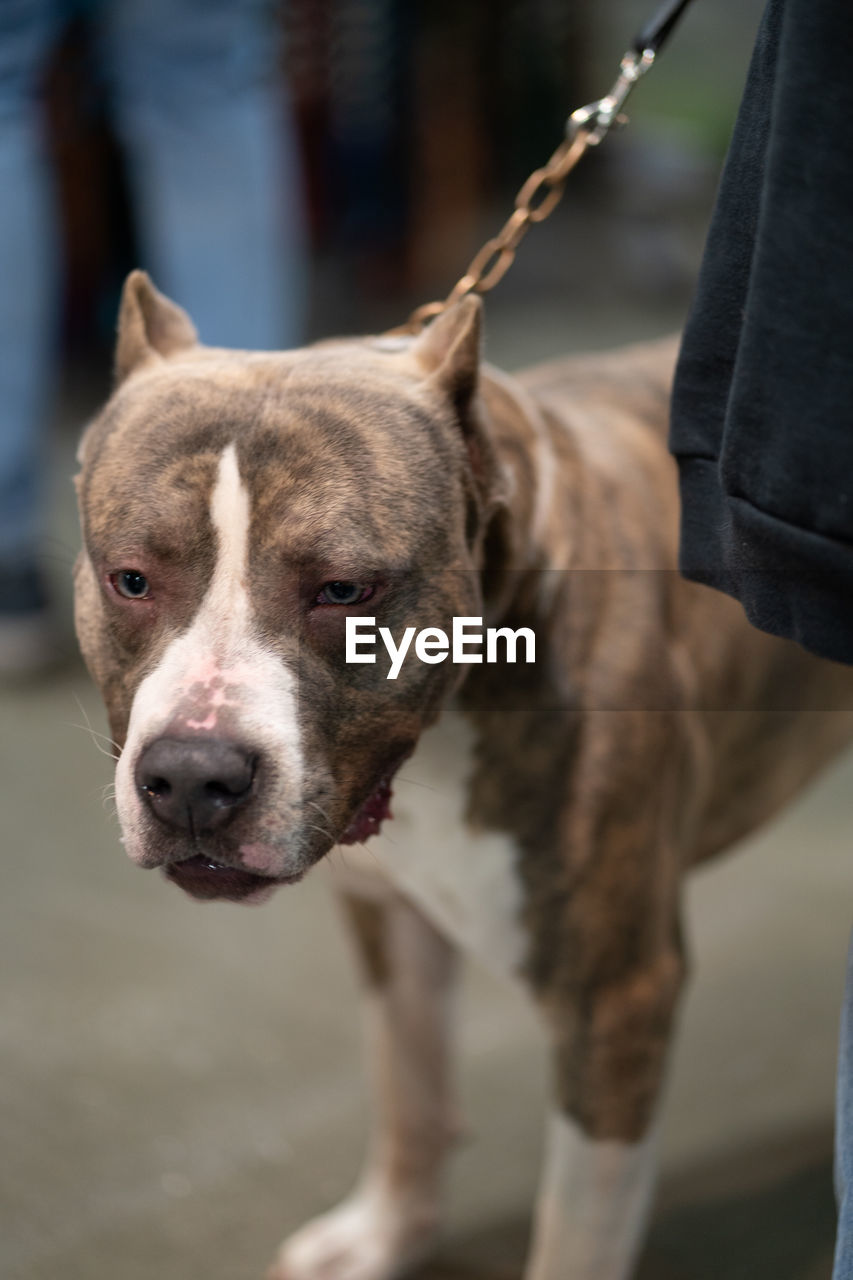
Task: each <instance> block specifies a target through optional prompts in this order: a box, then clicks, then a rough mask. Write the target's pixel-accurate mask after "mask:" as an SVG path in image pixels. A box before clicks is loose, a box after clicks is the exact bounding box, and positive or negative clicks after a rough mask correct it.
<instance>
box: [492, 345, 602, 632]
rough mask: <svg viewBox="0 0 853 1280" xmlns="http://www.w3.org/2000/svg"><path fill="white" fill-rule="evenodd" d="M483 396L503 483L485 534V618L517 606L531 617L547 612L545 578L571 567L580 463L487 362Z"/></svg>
mask: <svg viewBox="0 0 853 1280" xmlns="http://www.w3.org/2000/svg"><path fill="white" fill-rule="evenodd" d="M480 398H481V405H482V410H483V413H484V415H485V421H486V429H487V432H488V435H489V439H490V442H491V444H492V447H493V448H494V451H495V455H496V458H497V462H498V468H499V473H500V478H501V487H502V494H501V499H500V503H499V505H498V507H497V510H496V511H495V512H494V514H493V516H492V518H491V521H490V523H489V526H488V528H487V530H486V533H485V537H484V540H483V551H482V573H483V588H484V597H485V602H486V611H487V614H488V617H489V621H490V622H492V621H495V622H500V621H503V620H505V619H506V618H507V616H508V615H516V614H519V613H522V614H524V615H525V616H530V617H531V618H534V617H535V615H536V614H537V613H540V612H541V611H542V610H543V609H544V610H546V611H547V601H548V597H549V595H550V592H549V591H548V589H547V587H548V585H549V584H548V583H547V581H545V580H546V579H550V580H551V583H550V585H551V586H553V585H554V583H555V581H556V578H557V576H558V575H560V574H562V573H563V572H564V571H566V570H567V569H569V568H571V566H572V538H571V534H570V530H571V526H572V524H573V523H574V522H575V520H576V513H575V512H574V511H573V510H572V505H573V503H574V502H575V500H576V495H577V494H578V492H579V486H578V485H575V484H573V483H572V475H573V473H575V472H576V471H577V469H578V468H579V465H580V463H579V459H578V456H577V453H576V451H575V449H574V448H573V444H572V438H571V435H570V434H569V433H568V432H566V431H561V432H560V433H559V434H557V433H555V427H554V423H553V421H552V420H551V419H550V417H549V415H548V414H547V412H545V411H543V409H542V408H541V406H540V405H539V404H537V402H536V401H535V400H534V398H533V397H532V396H531V395H530V394H529V393H528V392H527V391H526V390H525V388H524V387H523V386H522V385H521V384H520V383H519V382H517V381H516V380H515V379H514V378H511V377H509V376H507V375H506V374H504V373H502V372H501V371H499V370H497V369H494V368H493V367H491V366H489V365H486V366H484V368H483V373H482V378H481V383H480ZM567 472H568V474H567ZM543 587H544V588H545V589H544V590H543Z"/></svg>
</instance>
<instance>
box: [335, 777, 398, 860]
mask: <svg viewBox="0 0 853 1280" xmlns="http://www.w3.org/2000/svg"><path fill="white" fill-rule="evenodd" d="M394 772H395V770H394V769H391V770H389V771H388V773H386V774H384V775H383V777H382V778H381V779H380V781H379V784H378V786H377V787H376V788H375V789H374V790H373V791H371V793H370V795H369V796H368V797H367V799H366V800H365V802H364V804H363V805H362V806H361V808H360V809H358V811H357V812H356V814H355V817H354V818H353V819H352V821H351V822H350V824H349V826H348V827H347V829H346V831H344V833H343V835H342V836H341V837H340V839H339V840H338V844H363V843H364V841H365V840H368V839H369V838H370V836H375V835H377V834H378V832H379V830H380V828H381V826H382V823H383V822H384V821H385V819H386V818H390V817H392V814H391V780H392V778H393V776H394Z"/></svg>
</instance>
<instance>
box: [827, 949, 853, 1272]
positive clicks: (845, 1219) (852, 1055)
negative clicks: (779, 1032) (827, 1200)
mask: <svg viewBox="0 0 853 1280" xmlns="http://www.w3.org/2000/svg"><path fill="white" fill-rule="evenodd" d="M835 1194H836V1197H837V1200H838V1235H837V1237H836V1241H835V1266H834V1268H833V1272H832V1280H853V937H851V939H850V950H849V952H848V955H847V983H846V988H845V992H844V1008H843V1011H842V1014H841V1041H840V1044H839V1049H838V1087H837V1093H836V1105H835Z"/></svg>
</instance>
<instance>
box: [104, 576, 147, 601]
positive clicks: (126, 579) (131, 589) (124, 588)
mask: <svg viewBox="0 0 853 1280" xmlns="http://www.w3.org/2000/svg"><path fill="white" fill-rule="evenodd" d="M110 581H111V582H112V584H113V586H114V587H115V589H116V591H117V592H118V593H119V595H120V596H124V598H125V600H145V599H146V597H147V596H148V594H149V591H150V588H149V586H148V579H147V578H146V577H145V574H144V573H140V572H139V571H138V569H121V570H120V571H119V572H118V573H113V574H110Z"/></svg>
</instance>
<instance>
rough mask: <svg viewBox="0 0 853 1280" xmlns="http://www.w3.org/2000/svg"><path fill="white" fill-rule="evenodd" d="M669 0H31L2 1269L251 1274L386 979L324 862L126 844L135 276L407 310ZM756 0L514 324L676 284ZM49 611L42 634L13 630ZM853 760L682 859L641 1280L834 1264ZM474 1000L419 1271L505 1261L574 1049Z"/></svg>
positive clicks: (23, 179) (15, 69) (569, 218)
mask: <svg viewBox="0 0 853 1280" xmlns="http://www.w3.org/2000/svg"><path fill="white" fill-rule="evenodd" d="M652 7H653V6H652V5H651V4H650V3H649V0H596V3H592V0H489V3H485V2H478V0H455V2H454V3H446V2H445V0H431V2H430V3H427V2H426V0H408V2H407V0H289V3H287V4H281V5H277V6H276V5H273V6H269V5H265V4H261V3H254V2H253V0H246V2H245V3H242V2H241V0H215V2H214V0H208V3H202V2H201V0H171V2H170V3H169V4H168V5H167V4H165V0H148V3H143V0H136V2H135V3H134V2H133V0H109V2H108V3H98V2H97V0H81V2H78V3H76V4H68V5H65V4H62V3H56V2H51V0H45V3H42V2H41V0H8V2H7V4H6V5H5V6H3V7H2V8H0V281H2V297H3V299H4V301H3V302H2V303H0V392H2V398H3V411H2V416H0V442H2V441H3V440H4V439H5V440H6V445H5V446H2V445H0V464H2V460H3V453H2V449H3V448H4V447H5V448H6V464H7V465H6V480H7V489H6V495H5V499H4V501H5V508H4V510H5V511H6V514H7V521H6V525H7V527H6V542H5V556H6V569H5V571H4V569H3V556H4V544H3V541H2V538H0V659H4V654H5V659H4V662H5V675H4V676H3V680H2V685H0V765H2V768H0V779H2V781H0V794H2V812H3V835H2V843H3V850H4V858H3V870H2V882H0V1153H2V1154H0V1275H2V1276H3V1277H9V1280H12V1278H14V1280H48V1278H50V1280H54V1278H55V1277H56V1276H57V1275H60V1274H61V1275H62V1277H63V1280H101V1277H103V1278H104V1280H106V1277H110V1280H115V1277H116V1276H119V1277H121V1280H143V1277H153V1276H157V1277H158V1280H178V1278H179V1277H180V1278H181V1280H185V1277H186V1276H187V1275H202V1274H203V1275H204V1276H205V1277H210V1280H218V1278H219V1277H222V1278H223V1280H225V1278H228V1280H234V1278H235V1277H238V1278H242V1277H247V1278H249V1277H252V1276H257V1275H259V1274H260V1273H261V1272H262V1270H263V1266H264V1265H265V1263H266V1262H267V1260H268V1259H269V1257H270V1256H271V1254H272V1253H273V1251H274V1248H275V1246H276V1244H277V1242H278V1240H279V1239H280V1238H281V1237H282V1236H283V1235H284V1234H285V1233H286V1232H287V1231H289V1230H291V1229H293V1228H294V1227H295V1226H297V1225H298V1224H299V1223H300V1222H301V1221H303V1220H304V1219H305V1218H306V1217H308V1216H310V1215H311V1214H313V1213H315V1212H317V1211H318V1210H320V1209H322V1208H324V1207H326V1206H327V1205H328V1204H330V1203H331V1202H332V1201H334V1200H335V1199H336V1198H337V1197H338V1196H340V1195H341V1194H342V1193H343V1192H344V1191H345V1190H346V1189H347V1188H348V1186H349V1184H350V1181H351V1179H352V1177H353V1175H354V1173H355V1171H356V1169H357V1166H358V1159H359V1153H360V1147H361V1142H362V1139H363V1136H364V1112H365V1094H364V1087H363V1083H362V1074H361V1067H360V1057H359V1053H360V1036H359V1027H358V1020H357V1006H356V1001H355V999H354V995H355V990H356V982H355V977H354V974H353V972H352V966H351V962H350V956H349V953H348V951H347V949H346V946H345V943H344V941H343V939H342V938H341V937H340V935H339V931H338V930H337V927H336V924H337V922H336V920H335V918H334V915H335V912H334V907H333V905H332V904H331V902H330V901H329V897H328V895H327V892H326V888H327V886H326V884H325V883H324V881H325V875H324V869H323V868H322V867H320V868H318V870H317V871H316V872H315V874H314V875H313V876H312V877H311V878H309V881H308V883H307V884H306V885H304V886H301V887H300V888H299V889H298V890H297V891H294V892H293V893H288V894H282V895H280V897H279V899H278V900H276V901H274V902H273V903H272V904H271V905H269V906H268V907H266V908H264V909H263V910H262V911H258V912H249V911H248V910H244V911H241V910H239V909H237V908H233V907H228V906H219V905H216V904H205V905H203V906H199V905H198V904H196V903H193V902H191V901H190V900H189V899H185V898H183V897H182V896H180V895H179V894H177V892H176V891H175V890H174V888H172V887H171V886H169V885H167V884H166V882H165V881H163V880H162V879H161V878H160V877H158V876H154V875H150V874H147V875H146V874H143V873H141V872H139V871H138V870H136V869H135V868H133V867H131V866H130V864H129V863H127V862H126V860H125V859H124V857H123V854H122V851H121V848H120V845H119V842H118V829H117V824H116V820H115V817H114V814H113V811H112V806H111V803H110V792H109V784H110V779H111V770H112V762H111V761H110V759H108V758H104V754H103V753H99V743H100V744H101V745H102V746H103V740H102V739H99V738H97V737H93V736H92V735H90V733H89V731H88V728H87V726H91V727H93V728H94V730H95V733H96V734H97V733H103V732H105V725H104V721H103V718H102V715H101V711H100V707H99V703H98V699H97V697H96V696H95V694H94V692H93V690H92V689H91V687H90V685H89V682H88V678H87V676H86V674H85V672H84V671H83V669H82V667H81V665H80V664H79V661H78V660H77V659H76V657H75V656H74V650H73V641H72V639H71V634H70V568H71V564H72V561H73V557H74V555H75V553H76V548H77V545H78V535H77V531H76V515H75V512H74V502H73V493H72V486H71V476H72V474H73V472H74V460H73V459H74V450H75V448H76V441H77V439H78V437H79V434H80V431H81V428H82V426H83V425H84V424H85V421H86V420H87V418H88V417H89V416H90V415H91V414H92V413H93V412H94V411H95V409H96V408H97V406H98V405H99V404H100V403H102V401H103V399H104V398H105V396H106V395H107V393H108V390H109V385H110V361H111V345H112V338H113V330H114V321H115V314H116V308H117V303H118V296H119V291H120V287H121V281H122V279H123V277H124V274H125V273H126V271H127V270H128V269H130V268H131V267H133V266H136V265H140V264H141V265H145V266H147V267H149V269H151V270H152V273H153V274H154V277H155V280H156V281H157V283H158V284H160V285H161V287H162V288H163V289H164V290H166V291H167V292H169V293H171V295H172V296H174V297H176V299H177V300H178V301H180V302H182V303H184V305H187V306H188V307H189V308H190V309H191V310H192V312H193V314H194V316H195V319H196V321H197V323H198V325H199V328H200V332H201V336H202V338H207V339H208V340H210V341H215V342H226V343H229V344H231V345H247V346H253V345H257V346H275V345H284V344H287V345H292V344H296V343H299V342H302V341H308V340H311V339H313V338H317V337H322V336H327V335H330V334H332V333H341V332H363V331H376V330H381V329H384V328H386V327H389V326H393V325H395V324H398V323H400V322H401V321H402V320H403V319H404V318H405V316H406V315H407V314H408V311H409V310H410V308H411V307H412V306H414V305H416V304H418V303H420V302H423V301H427V300H429V299H432V298H436V297H442V296H444V294H445V293H446V292H447V291H448V289H449V288H450V286H451V285H452V284H453V282H454V281H455V279H456V278H457V277H458V276H459V275H460V274H461V273H462V271H463V270H464V268H465V266H466V265H467V263H468V261H469V259H470V257H471V256H472V255H473V253H474V252H475V250H476V249H477V248H478V247H479V245H480V243H481V242H482V241H483V240H484V239H485V238H486V237H487V236H489V235H491V234H493V233H494V231H495V230H496V229H497V228H498V227H499V226H500V225H501V224H502V222H503V221H504V219H505V217H506V216H507V215H508V213H509V211H510V208H511V202H512V197H513V195H514V193H515V191H516V190H517V188H518V187H519V186H520V185H521V183H522V181H523V180H524V178H525V177H526V176H527V174H528V172H529V171H530V170H531V169H532V168H534V167H536V166H537V165H539V164H541V163H543V162H544V160H545V159H547V157H548V156H549V155H550V153H551V151H552V150H553V148H554V146H555V145H556V143H557V142H558V140H559V138H560V136H561V131H562V128H563V122H564V120H565V117H566V116H567V114H568V113H569V111H570V110H571V109H572V108H574V107H576V106H578V105H580V104H582V103H583V102H586V101H588V100H590V99H592V98H595V97H598V96H600V95H601V94H602V93H603V92H605V91H606V89H607V88H608V87H609V86H610V84H611V82H612V80H613V78H614V76H615V73H616V69H617V66H618V61H619V58H620V56H621V54H622V52H623V50H624V48H625V47H627V45H628V43H629V41H630V38H631V36H632V35H633V33H634V31H635V30H636V29H637V28H638V27H639V26H640V25H641V24H642V23H643V22H644V21H645V19H646V18H647V17H648V16H649V11H650V9H651V8H652ZM759 12H760V2H759V0H716V2H715V3H714V4H708V3H705V4H702V3H701V2H700V0H697V3H696V5H695V6H694V8H693V9H692V10H691V11H689V12H688V14H687V16H686V17H685V19H684V21H683V23H682V26H681V28H680V29H679V31H678V32H677V34H676V35H675V37H674V38H673V41H672V43H671V45H670V46H669V47H668V48H667V50H666V51H665V53H664V54H663V55H662V58H661V61H660V63H659V65H658V66H657V67H656V68H655V69H654V70H653V72H652V73H651V75H650V76H649V77H647V79H646V80H645V81H644V82H643V83H642V84H641V85H640V87H639V88H638V89H637V90H636V93H635V95H634V97H633V99H632V102H631V106H630V115H631V118H632V123H631V125H630V127H629V128H628V129H627V130H625V131H624V132H623V133H622V134H620V135H616V136H613V137H612V138H611V139H610V140H609V141H608V142H607V144H606V145H605V147H604V148H602V149H601V151H600V152H599V153H593V154H592V155H590V156H589V157H588V158H587V159H586V160H585V161H584V163H583V165H582V166H581V168H580V169H579V170H578V171H576V174H575V175H574V176H573V177H572V178H571V179H570V182H569V186H568V188H567V193H566V196H565V198H564V201H563V204H562V205H561V206H560V208H559V209H558V210H557V212H556V213H555V214H554V215H553V216H552V217H551V219H550V220H549V221H548V222H546V223H544V224H542V225H541V226H538V227H535V228H534V229H533V230H532V231H531V233H530V235H529V236H528V238H527V239H526V240H525V242H524V244H523V245H522V247H521V249H520V251H519V254H518V258H517V261H516V264H515V266H514V267H513V269H512V270H511V272H510V273H509V275H508V276H507V277H506V278H505V280H504V281H503V283H502V284H501V285H500V286H499V287H498V289H497V291H496V292H495V293H494V294H492V295H490V296H489V299H488V303H487V309H486V334H487V336H486V342H487V355H488V357H489V358H490V359H491V360H492V361H494V362H495V363H497V364H500V365H503V366H504V367H506V368H509V369H512V368H515V367H519V366H521V365H523V364H525V363H529V362H532V361H535V360H539V359H545V358H548V357H551V356H554V355H559V354H562V353H565V352H569V351H582V350H587V349H592V348H595V347H603V346H612V345H615V344H617V343H619V342H622V341H626V340H633V339H636V338H642V337H645V336H655V335H658V334H662V333H664V332H667V331H668V330H671V329H676V328H678V327H679V326H680V325H681V324H682V323H683V320H684V317H685V315H686V311H687V308H688V306H689V299H690V294H691V290H692V287H693V283H694V281H695V276H696V271H697V267H698V262H699V257H700V254H701V248H702V243H703V238H704V234H705V230H706V227H707V221H708V217H709V213H710V209H711V205H712V201H713V195H714V189H715V185H716V181H717V176H718V173H719V168H720V165H721V163H722V159H723V156H724V153H725V147H726V144H727V139H728V136H729V132H730V129H731V125H732V122H733V119H734V114H735V111H736V107H737V103H738V100H739V96H740V92H741V88H742V84H743V78H744V75H745V70H746V65H747V61H748V57H749V52H750V49H751V45H752V40H753V37H754V33H755V28H756V26H757V22H758V18H759ZM199 139H202V140H203V141H201V142H200V141H199ZM246 139H248V140H249V141H246ZM229 147H230V148H231V150H230V152H229V151H228V148H229ZM229 156H230V157H231V158H230V159H229V158H228V157H229ZM244 164H245V166H246V167H245V171H244V169H243V168H242V167H241V166H243V165H244ZM4 210H5V212H4ZM4 217H5V218H6V226H7V230H8V234H6V235H5V236H4V235H3V221H2V220H3V218H4ZM16 218H17V222H15V219H16ZM15 227H17V231H16V233H15V234H13V231H14V229H15ZM16 235H17V239H16V238H15V237H16ZM4 255H5V256H4ZM241 290H242V292H241ZM3 307H5V319H4V317H3V314H2V312H3ZM4 377H5V378H6V379H7V384H8V385H4V383H3V379H4ZM16 440H17V444H15V441H16ZM13 448H14V449H17V453H15V454H14V456H13ZM10 459H11V461H10ZM16 459H17V461H16ZM15 466H17V467H18V471H17V472H16V471H15ZM0 473H2V465H0ZM10 477H11V478H10ZM16 477H17V478H16ZM0 484H2V474H0ZM22 512H23V513H24V514H21V513H22ZM2 519H3V511H2V510H0V530H2ZM25 528H26V530H27V535H26V545H25V542H24V535H23V532H22V531H23V530H25ZM16 537H17V538H18V545H19V547H24V550H23V551H20V550H17V549H15V546H14V543H15V538H16ZM22 557H23V558H25V559H27V562H28V564H29V565H30V568H29V569H28V571H27V572H28V577H27V579H26V581H24V579H23V577H22V575H21V574H20V573H18V575H17V577H15V572H13V568H14V566H18V565H20V563H21V562H22ZM10 566H12V567H10ZM3 572H5V574H6V578H5V583H6V587H5V589H6V592H7V596H6V612H5V614H4V612H3V603H2V594H3V579H2V575H3ZM25 614H27V615H28V616H27V617H24V615H25ZM19 615H20V616H19ZM22 619H23V624H24V625H23V629H21V626H19V624H20V623H21V621H22ZM16 626H17V627H18V632H16V633H15V634H17V636H18V640H20V637H21V636H24V637H25V643H24V644H23V646H22V645H21V644H20V643H18V644H17V646H16V645H15V644H11V645H10V646H8V647H7V648H6V649H5V650H4V648H3V642H2V634H3V628H4V627H5V628H6V631H7V634H12V633H14V632H15V628H16ZM27 626H29V627H30V628H31V629H30V630H29V631H28V630H27ZM27 637H29V639H26V638H27ZM13 639H14V636H13ZM851 784H853V767H851V764H850V762H847V763H844V762H842V763H841V764H840V765H839V766H838V767H837V768H836V769H835V770H834V771H831V772H830V773H829V774H828V775H826V776H825V777H824V779H823V780H822V781H821V783H820V784H819V785H818V786H817V787H816V788H814V789H813V790H812V791H811V792H810V793H809V795H808V796H807V797H806V798H805V800H804V801H802V802H801V803H800V804H799V805H798V806H797V807H796V808H795V809H794V810H793V811H792V812H791V813H790V814H789V815H787V816H786V817H785V818H784V819H783V820H782V821H781V822H778V823H776V824H775V825H774V826H773V827H772V828H771V829H769V830H768V831H767V832H766V833H762V834H761V835H760V837H759V838H758V839H756V840H753V841H752V842H751V848H750V850H749V851H748V855H747V856H743V857H738V858H736V859H733V860H728V861H725V862H722V863H720V864H719V865H718V866H715V867H712V868H710V869H709V870H707V871H703V872H702V874H701V875H700V876H697V877H696V878H695V880H694V882H693V883H692V885H691V889H690V897H689V918H690V924H691V928H692V935H693V942H694V955H695V962H696V963H695V976H694V980H693V982H692V985H691V990H690V993H689V997H688V1000H687V1003H686V1007H685V1012H684V1017H683V1020H682V1021H683V1026H682V1034H681V1037H680V1042H679V1047H678V1051H677V1053H676V1056H675V1062H674V1066H673V1071H672V1081H671V1088H670V1099H669V1109H668V1112H667V1123H666V1129H665V1141H664V1152H663V1179H662V1186H661V1193H660V1196H659V1200H658V1205H657V1209H656V1212H655V1218H654V1223H653V1229H652V1234H651V1238H650V1242H649V1245H648V1248H647V1251H646V1254H645V1256H644V1260H643V1263H642V1266H641V1271H640V1276H641V1280H688V1278H693V1280H711V1278H712V1277H713V1278H714V1280H716V1278H717V1277H718V1276H720V1275H721V1274H725V1275H726V1276H727V1277H729V1278H730V1280H739V1278H741V1277H743V1280H747V1278H748V1280H761V1278H762V1277H768V1278H769V1277H771V1276H772V1277H773V1280H817V1278H818V1277H826V1276H828V1275H829V1271H830V1266H831V1252H832V1239H833V1230H834V1208H833V1202H832V1192H831V1127H832V1093H833V1078H834V1056H835V1043H836V1033H837V1032H836V1024H837V1011H838V1007H839V1002H840V995H841V986H842V979H843V959H844V953H845V948H846V941H847V934H848V930H849V924H850V917H849V905H848V904H849V891H850V872H849V855H848V843H849V837H848V834H847V831H848V823H847V820H846V815H847V808H846V802H847V799H848V796H849V792H850V787H851ZM459 1023H460V1042H461V1066H460V1087H461V1090H462V1094H463V1098H464V1100H465V1103H466V1108H467V1111H468V1114H469V1118H470V1121H471V1131H472V1137H471V1140H470V1141H469V1142H467V1143H466V1144H465V1145H464V1147H463V1148H462V1150H461V1151H460V1153H459V1154H458V1156H457V1157H456V1158H455V1161H454V1165H453V1172H452V1176H451V1185H450V1192H451V1194H450V1203H451V1212H450V1217H449V1224H448V1231H447V1237H446V1241H445V1244H444V1246H443V1248H442V1250H441V1253H440V1255H439V1257H438V1259H437V1260H436V1262H435V1263H434V1264H431V1265H430V1266H428V1267H427V1268H425V1270H424V1272H423V1275H424V1277H425V1280H475V1278H476V1280H510V1278H517V1277H518V1276H519V1275H520V1267H521V1261H522V1259H523V1256H524V1249H525V1240H526V1234H527V1230H528V1214H529V1209H530V1205H531V1202H532V1196H533V1190H534V1186H535V1181H536V1174H537V1169H538V1161H539V1148H540V1121H541V1114H542V1109H543V1106H544V1103H545V1097H546V1089H545V1074H546V1072H545V1061H544V1055H543V1051H542V1046H541V1044H540V1041H539V1037H538V1032H537V1028H536V1026H535V1023H534V1020H533V1018H532V1015H531V1014H530V1012H529V1010H527V1009H526V1008H525V1007H524V1006H523V1004H522V1003H521V1001H520V1000H519V999H518V997H517V996H516V995H515V994H514V993H512V992H508V991H505V990H503V989H502V988H501V987H499V986H498V985H496V984H495V983H494V982H493V981H492V980H491V979H490V978H488V977H487V976H486V975H484V974H481V973H479V972H477V971H472V973H471V974H470V975H469V977H468V979H467V981H466V986H465V989H464V992H463V996H462V1000H461V1003H460V1018H459Z"/></svg>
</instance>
